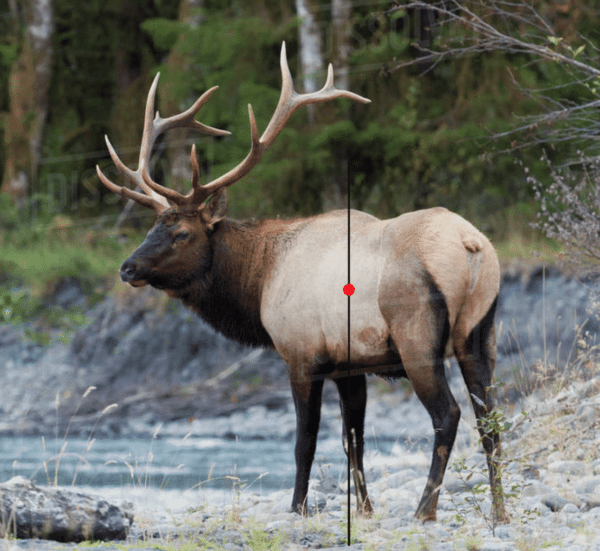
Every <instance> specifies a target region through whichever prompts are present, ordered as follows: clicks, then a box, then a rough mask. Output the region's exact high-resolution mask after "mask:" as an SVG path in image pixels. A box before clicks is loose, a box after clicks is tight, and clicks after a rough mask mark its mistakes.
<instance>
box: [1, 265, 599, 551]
mask: <svg viewBox="0 0 600 551" xmlns="http://www.w3.org/2000/svg"><path fill="white" fill-rule="evenodd" d="M590 285H592V286H593V285H594V283H593V282H589V281H588V282H587V287H586V285H582V284H581V282H578V281H576V280H574V279H569V278H566V277H564V276H562V275H561V274H559V273H558V272H556V271H553V270H544V269H536V270H533V271H531V272H529V273H528V274H526V275H524V274H522V273H519V272H515V273H509V272H507V273H506V274H505V275H504V277H503V282H502V288H501V295H500V299H499V304H498V316H497V324H498V327H499V339H498V342H499V345H498V350H499V357H498V367H497V372H496V374H497V376H498V377H499V378H500V379H501V380H502V381H503V386H502V387H501V388H499V389H498V392H499V395H500V401H501V402H502V403H504V405H505V411H506V415H507V416H508V417H509V418H512V422H513V425H515V428H513V429H510V430H509V431H508V432H507V434H506V435H505V438H504V441H505V446H504V450H505V457H506V460H507V465H506V468H505V476H504V481H505V490H506V491H507V492H508V493H511V494H515V495H514V497H512V498H511V499H510V500H509V503H510V505H509V507H510V511H511V516H512V521H511V523H510V524H509V525H506V526H500V527H493V526H491V524H490V521H489V519H488V517H489V514H488V513H489V507H490V504H489V498H488V497H487V496H486V493H485V492H483V493H481V490H484V489H485V479H486V478H485V472H486V470H485V468H484V458H483V455H482V454H481V453H479V449H478V446H477V433H476V431H475V429H474V419H473V416H472V414H471V412H470V407H469V406H468V400H469V398H468V396H467V395H466V391H465V389H464V384H463V383H462V381H461V380H460V377H459V376H456V374H457V367H456V365H454V364H452V363H450V364H448V370H449V374H450V375H451V385H452V388H453V392H454V394H455V396H456V397H457V399H458V400H459V402H460V403H461V407H462V410H463V417H462V420H461V426H460V429H459V436H458V438H457V445H456V448H455V452H454V453H453V457H452V459H451V462H455V467H454V468H453V469H450V470H449V472H448V473H447V477H446V479H445V482H444V487H443V489H442V493H441V496H440V504H439V514H438V522H437V523H430V524H426V525H421V524H419V523H416V522H415V521H413V520H412V514H413V512H414V510H415V508H416V505H417V502H418V499H419V498H420V495H421V492H422V490H423V487H424V485H425V480H426V476H427V471H428V468H429V463H430V460H431V458H430V453H431V452H430V451H429V450H430V448H429V447H427V445H426V441H427V438H431V423H430V420H429V418H428V416H427V414H426V412H425V410H424V408H423V407H422V406H421V405H420V404H419V403H418V400H417V399H416V398H415V396H414V395H413V394H412V393H411V392H410V389H408V388H407V387H406V386H404V384H403V383H402V382H393V383H390V382H387V381H384V380H381V379H378V378H372V379H371V382H370V389H369V392H370V398H369V402H368V410H367V423H366V432H367V433H368V434H369V435H374V436H375V438H377V437H381V438H387V439H398V440H400V439H401V440H402V441H403V442H413V443H415V445H416V446H415V448H414V450H413V451H412V452H405V451H404V452H402V453H401V452H400V449H401V448H399V447H398V453H392V454H391V455H390V456H384V455H381V454H377V453H372V454H371V455H369V456H368V457H367V459H366V465H367V473H366V475H367V483H368V486H369V491H370V495H371V497H372V499H373V501H374V504H375V515H374V516H373V518H372V519H361V518H356V519H354V520H353V523H352V525H353V530H354V532H353V536H352V537H353V538H354V539H353V541H355V542H356V543H355V544H353V546H352V547H351V548H353V549H361V550H365V551H366V550H372V549H382V550H383V549H385V550H396V549H398V550H400V549H421V548H422V549H443V550H445V549H448V550H454V549H473V550H475V549H481V550H488V551H491V550H512V549H519V550H528V549H539V548H547V549H568V550H570V551H575V550H578V549H586V550H587V549H598V550H600V528H597V527H599V526H600V506H599V505H600V498H599V497H598V494H599V489H600V463H599V460H600V456H599V452H598V444H599V443H600V429H599V426H598V421H597V419H598V418H599V416H598V414H599V413H600V402H599V400H598V398H597V396H598V395H599V394H600V393H599V392H598V391H599V390H600V381H599V379H598V378H597V371H598V368H597V365H598V363H597V359H596V357H595V355H594V351H595V346H596V345H595V340H594V339H595V336H596V335H597V334H598V332H599V325H598V320H597V318H596V317H594V316H593V315H590V312H589V311H590V309H591V308H592V306H593V301H592V300H591V299H590V295H589V294H588V288H589V286H590ZM49 301H50V303H52V304H58V303H60V304H61V305H62V306H64V307H65V308H68V307H70V306H72V305H73V304H79V305H81V307H82V308H83V310H84V312H85V315H86V317H87V320H88V321H87V322H86V324H85V325H84V326H83V327H82V328H80V329H79V330H77V331H76V332H75V334H74V335H61V334H60V332H57V331H56V330H51V331H50V339H49V342H41V341H36V340H32V339H31V338H25V335H26V334H27V330H28V329H29V328H28V326H27V324H14V325H3V326H0V388H2V389H3V392H2V403H0V434H2V433H3V434H17V435H18V434H42V435H43V434H55V433H58V434H65V431H67V429H68V431H69V434H78V433H81V434H85V435H87V434H88V433H89V431H90V430H92V429H93V430H94V431H95V434H102V435H104V436H111V435H139V434H142V435H144V434H146V435H151V434H153V433H154V432H155V430H156V427H157V424H158V423H163V425H162V428H161V433H162V434H163V435H167V436H181V437H183V436H184V435H185V434H188V433H191V434H193V435H197V436H217V437H232V438H234V437H236V436H243V437H246V438H254V437H256V438H269V439H280V438H286V439H289V438H291V437H292V435H293V433H294V431H295V417H294V412H293V406H292V403H291V397H290V394H289V387H288V382H287V369H286V367H285V365H284V364H283V363H282V362H281V360H280V359H279V358H278V357H277V356H276V354H275V353H273V352H270V351H264V350H251V349H244V348H242V347H239V346H238V345H236V344H234V343H231V342H230V341H227V340H226V339H224V338H222V337H221V336H219V335H217V334H216V333H214V332H213V331H212V330H211V329H210V328H208V327H207V326H206V325H205V324H204V323H202V322H201V321H200V320H198V319H197V318H195V317H194V316H193V315H192V314H191V313H189V312H187V311H186V310H184V309H183V308H181V307H180V306H179V305H178V304H176V303H172V302H170V301H167V300H166V299H165V298H164V296H163V295H161V294H160V293H156V292H154V291H153V290H151V289H143V290H130V289H127V288H125V287H124V288H121V289H119V290H118V291H114V292H113V293H112V294H111V296H110V297H108V298H107V299H106V300H104V301H102V302H101V303H99V304H97V305H96V306H94V307H93V308H87V306H86V297H85V296H84V295H83V293H81V292H80V290H78V288H77V285H76V283H74V284H73V285H71V286H69V285H66V286H63V287H62V288H61V289H60V293H56V294H55V295H54V296H52V297H50V298H49ZM584 320H587V321H586V323H585V326H584V327H583V329H581V325H582V323H583V322H584ZM586 332H587V334H586ZM453 375H454V376H453ZM573 381H574V382H573ZM536 388H537V390H535V389H536ZM90 389H93V390H90ZM524 394H529V396H528V397H526V398H524ZM336 402H337V397H336V394H335V389H334V385H326V393H325V403H324V411H323V415H322V419H323V421H322V426H321V432H320V438H326V437H327V436H328V435H329V436H331V435H339V434H341V420H340V416H339V407H338V406H337V403H336ZM112 404H117V405H116V406H112V407H111V405H112ZM521 409H523V411H525V412H526V414H527V415H522V414H521V413H520V411H521ZM424 444H425V445H424ZM340 448H341V445H340ZM313 475H314V477H315V478H314V480H313V482H312V483H311V493H310V495H311V499H312V504H313V506H314V508H315V509H316V510H317V512H316V513H315V514H313V515H312V516H310V517H309V518H307V519H302V518H300V517H298V516H296V515H293V514H290V513H288V512H287V509H288V507H289V504H290V502H291V488H289V489H286V490H282V491H279V492H276V493H273V494H269V495H260V494H255V493H253V492H252V489H251V488H250V489H248V488H246V487H244V486H240V491H239V493H236V494H234V495H233V496H232V497H231V499H230V501H229V502H228V503H226V504H223V503H220V504H219V505H214V504H213V503H211V502H210V501H206V500H203V499H201V497H199V496H198V494H196V495H195V496H194V497H193V499H192V500H191V505H193V506H194V508H193V510H191V511H190V510H181V509H176V508H172V509H171V510H167V509H166V506H165V505H164V503H162V502H164V499H161V494H160V492H161V490H148V492H149V494H150V495H149V496H147V497H148V500H149V502H150V503H152V504H153V505H152V506H142V507H139V506H138V507H136V509H135V510H134V515H135V522H134V524H133V527H132V531H131V533H130V536H129V539H128V540H127V541H123V542H120V544H126V545H129V546H134V547H135V548H140V547H141V548H144V547H148V548H149V547H150V546H151V545H152V544H158V545H159V546H163V547H164V546H168V545H170V544H171V543H173V544H174V545H175V546H176V547H177V546H179V545H180V544H183V543H186V542H188V543H189V542H190V541H191V542H194V543H193V545H194V546H195V547H197V548H199V549H203V548H204V549H230V550H238V549H261V548H262V549H317V548H322V549H326V548H332V549H335V548H342V547H344V548H347V547H346V546H345V542H346V526H347V525H346V495H345V480H344V476H343V475H341V474H340V469H339V465H337V466H329V465H327V464H323V462H322V461H321V462H319V460H318V458H317V462H316V463H315V467H314V471H313ZM480 483H481V484H483V486H480V485H479V484H480ZM111 497H114V496H111ZM123 497H127V496H123ZM161 503H162V505H161ZM2 546H4V547H5V548H7V549H13V548H14V549H34V550H35V551H38V550H41V549H48V548H50V547H53V546H54V547H55V548H57V549H58V547H56V546H55V545H54V544H52V543H49V542H39V541H36V540H30V541H27V540H16V541H10V540H3V541H2V540H0V549H1V548H2ZM68 547H71V548H72V547H73V546H72V545H70V546H68ZM60 548H65V544H61V547H60ZM100 548H101V549H117V547H114V546H111V545H110V544H106V545H104V546H101V547H100Z"/></svg>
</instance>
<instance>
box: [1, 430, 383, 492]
mask: <svg viewBox="0 0 600 551" xmlns="http://www.w3.org/2000/svg"><path fill="white" fill-rule="evenodd" d="M392 445H393V443H392V442H381V441H378V442H377V443H375V442H374V441H373V442H369V441H367V445H366V450H367V453H368V450H374V449H378V450H379V451H381V452H383V453H389V452H390V450H391V448H392ZM319 463H333V464H334V465H336V466H339V472H340V477H341V478H344V477H345V473H346V456H345V454H344V452H343V449H342V443H341V438H329V439H324V440H323V441H319V442H318V444H317V452H316V455H315V463H314V465H313V471H312V472H313V474H314V473H315V472H317V471H316V469H318V465H319ZM295 470H296V467H295V464H294V441H293V440H292V439H290V440H238V439H225V438H206V437H202V438H198V437H186V438H180V437H168V436H167V437H161V438H154V439H153V438H151V437H148V438H111V439H97V440H93V441H90V440H87V439H84V438H77V437H69V438H68V439H67V440H66V442H65V441H63V440H62V439H57V440H55V439H50V440H49V439H43V438H40V437H2V438H0V480H8V479H9V478H11V477H13V476H17V475H19V476H23V477H25V478H28V479H33V480H34V481H35V482H36V483H37V484H39V485H44V484H54V483H55V482H56V483H58V485H60V486H71V485H73V486H76V487H91V488H98V489H99V488H103V489H105V490H108V489H110V488H113V489H117V488H121V489H124V488H128V489H130V490H132V489H136V488H137V489H140V488H148V487H152V488H160V489H161V490H201V491H215V490H218V491H224V490H225V491H228V492H231V491H234V490H235V489H236V488H242V489H247V488H251V490H252V491H253V492H258V493H268V492H272V491H275V490H279V489H291V488H293V485H294V475H295Z"/></svg>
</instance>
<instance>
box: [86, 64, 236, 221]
mask: <svg viewBox="0 0 600 551" xmlns="http://www.w3.org/2000/svg"><path fill="white" fill-rule="evenodd" d="M159 77H160V73H157V74H156V76H155V77H154V80H153V81H152V86H150V90H149V92H148V98H147V100H146V109H145V114H144V130H143V133H142V143H141V146H140V156H139V160H138V168H137V170H135V171H134V170H131V169H130V168H129V167H127V166H126V165H125V164H124V163H123V162H122V161H121V159H120V158H119V156H118V155H117V153H116V151H115V150H114V148H113V146H112V144H111V143H110V141H109V139H108V137H106V144H107V147H108V151H109V153H110V156H111V158H112V160H113V162H114V163H115V165H116V167H117V168H118V170H119V171H120V172H121V173H122V174H124V175H125V176H126V177H127V178H128V179H129V180H130V181H131V182H132V183H133V184H134V185H137V186H139V187H140V188H141V189H142V190H143V191H144V193H145V195H144V194H142V193H138V192H135V191H132V190H130V189H127V188H123V187H121V186H117V185H116V184H114V183H113V182H111V181H110V180H109V179H108V178H107V177H106V176H105V175H104V174H103V173H102V171H101V170H100V169H99V168H98V167H97V172H98V177H99V178H100V181H101V182H102V183H103V184H104V185H105V186H106V187H107V188H108V189H110V190H111V191H112V192H114V193H118V194H120V195H123V196H125V197H128V198H129V199H133V200H134V201H136V202H138V203H140V204H142V205H144V206H145V207H149V208H151V209H153V210H154V211H156V212H161V211H163V210H165V209H167V208H169V207H170V204H169V201H171V202H172V203H174V204H176V205H184V204H189V203H191V202H192V201H191V200H192V198H193V193H191V194H188V195H187V196H185V195H182V194H181V193H179V192H177V191H174V190H171V189H168V188H165V187H164V186H161V185H160V184H158V183H156V182H155V181H154V180H153V179H152V177H151V176H150V172H149V168H150V167H149V165H150V156H151V154H152V148H153V146H154V143H155V142H156V140H157V138H158V137H159V136H160V134H162V133H163V132H165V131H166V130H170V129H172V128H190V129H192V130H196V131H198V132H201V133H203V134H206V135H209V136H227V135H229V134H230V132H228V131H227V130H219V129H217V128H213V127H211V126H206V125H204V124H202V123H200V122H198V121H196V120H195V119H194V117H195V116H196V114H197V113H198V111H200V109H201V108H202V107H203V106H204V104H205V103H206V101H207V100H208V98H209V97H210V96H211V95H212V94H213V93H214V92H215V91H216V90H217V88H218V86H213V87H212V88H210V89H209V90H207V91H206V92H204V94H202V95H201V96H200V97H199V98H198V99H197V100H196V101H195V102H194V104H193V105H192V106H191V107H190V108H189V109H187V110H185V111H184V112H183V113H179V114H177V115H173V116H171V117H168V118H166V119H163V118H161V116H160V115H159V113H158V111H157V112H156V115H155V116H154V118H153V113H154V98H155V97H156V89H157V87H158V79H159ZM194 170H196V171H199V169H198V166H197V162H196V167H195V169H194ZM196 179H197V176H196Z"/></svg>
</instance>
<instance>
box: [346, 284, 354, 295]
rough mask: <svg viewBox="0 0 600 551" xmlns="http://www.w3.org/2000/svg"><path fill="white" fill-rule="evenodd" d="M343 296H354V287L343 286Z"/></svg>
mask: <svg viewBox="0 0 600 551" xmlns="http://www.w3.org/2000/svg"><path fill="white" fill-rule="evenodd" d="M344 294H345V295H348V296H352V295H353V294H354V285H352V284H350V283H347V284H346V285H344Z"/></svg>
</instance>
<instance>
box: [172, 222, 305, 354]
mask: <svg viewBox="0 0 600 551" xmlns="http://www.w3.org/2000/svg"><path fill="white" fill-rule="evenodd" d="M297 222H298V221H283V220H266V221H262V222H236V221H233V220H228V219H225V220H222V221H221V222H219V223H218V226H217V228H216V229H215V231H214V233H213V234H212V235H211V237H210V242H211V260H210V262H211V264H210V268H209V270H208V272H207V273H205V274H204V275H199V277H198V278H196V279H194V281H193V283H192V284H191V285H190V286H189V287H187V288H186V289H185V290H183V291H181V292H180V293H179V298H181V300H182V301H183V303H184V304H185V305H186V306H188V307H189V308H191V309H193V310H194V311H195V312H196V313H197V314H198V315H200V317H202V318H203V319H204V320H205V321H206V322H207V323H209V324H210V325H211V326H212V327H214V328H215V329H216V330H217V331H219V332H220V333H222V334H223V335H225V336H226V337H228V338H230V339H233V340H235V341H237V342H240V343H242V344H246V345H250V346H266V347H273V342H272V340H271V337H270V336H269V335H268V333H267V332H266V331H265V329H264V327H263V325H262V322H261V319H260V303H261V298H262V291H263V285H264V283H265V280H266V278H267V277H269V273H270V270H271V269H272V268H273V265H274V263H275V260H276V258H277V255H278V254H283V253H284V250H285V244H286V243H287V242H288V241H289V239H293V234H294V233H295V229H296V228H297V227H298V223H297Z"/></svg>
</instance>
